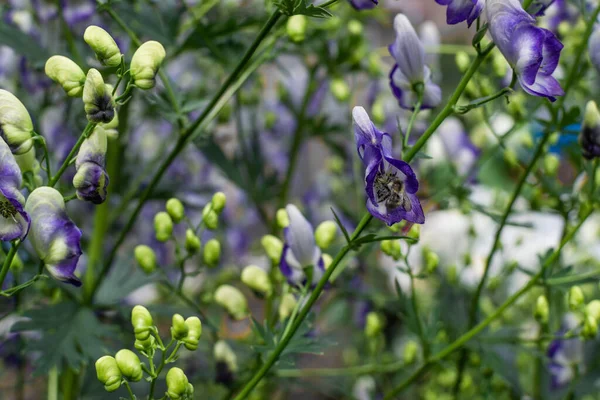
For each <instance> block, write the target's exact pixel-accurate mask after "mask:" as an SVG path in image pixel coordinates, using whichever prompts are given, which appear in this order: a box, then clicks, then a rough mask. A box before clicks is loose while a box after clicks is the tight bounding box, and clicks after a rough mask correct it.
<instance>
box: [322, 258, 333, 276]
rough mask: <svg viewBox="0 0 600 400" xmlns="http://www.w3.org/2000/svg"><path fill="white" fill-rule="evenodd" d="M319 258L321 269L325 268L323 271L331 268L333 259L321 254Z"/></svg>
mask: <svg viewBox="0 0 600 400" xmlns="http://www.w3.org/2000/svg"><path fill="white" fill-rule="evenodd" d="M321 258H322V259H323V267H325V269H328V268H329V267H330V266H331V263H332V262H333V257H331V256H330V255H329V254H327V253H323V254H322V255H321ZM330 279H331V278H330Z"/></svg>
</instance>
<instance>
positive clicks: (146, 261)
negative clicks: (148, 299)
mask: <svg viewBox="0 0 600 400" xmlns="http://www.w3.org/2000/svg"><path fill="white" fill-rule="evenodd" d="M133 254H134V256H135V260H136V261H137V263H138V265H139V266H140V268H141V269H142V270H143V271H144V272H145V273H147V274H150V273H152V272H154V270H155V269H156V254H155V253H154V250H152V249H151V248H150V247H148V246H146V245H143V244H141V245H139V246H137V247H136V248H135V250H134V251H133Z"/></svg>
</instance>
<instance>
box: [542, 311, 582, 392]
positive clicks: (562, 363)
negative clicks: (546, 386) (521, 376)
mask: <svg viewBox="0 0 600 400" xmlns="http://www.w3.org/2000/svg"><path fill="white" fill-rule="evenodd" d="M578 325H579V324H578V321H577V318H576V317H575V316H573V315H572V314H568V315H567V317H566V318H565V320H564V321H563V324H562V326H561V329H560V330H559V331H558V332H557V333H558V335H559V336H563V335H565V334H566V333H567V332H571V333H575V332H572V330H573V329H575V328H577V326H578ZM548 358H549V359H550V364H549V369H550V377H551V385H552V389H559V388H561V387H564V386H565V385H566V384H568V383H569V382H570V381H571V380H572V379H573V378H574V377H575V369H576V368H578V369H579V371H580V372H581V370H582V367H583V366H582V364H583V342H582V341H581V339H579V338H573V339H557V340H554V341H552V342H551V343H550V345H549V346H548Z"/></svg>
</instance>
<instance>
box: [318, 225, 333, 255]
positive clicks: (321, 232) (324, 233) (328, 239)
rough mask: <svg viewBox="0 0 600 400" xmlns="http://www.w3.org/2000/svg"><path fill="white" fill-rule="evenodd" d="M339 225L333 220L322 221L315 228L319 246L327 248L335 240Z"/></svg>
mask: <svg viewBox="0 0 600 400" xmlns="http://www.w3.org/2000/svg"><path fill="white" fill-rule="evenodd" d="M336 233H337V225H336V224H335V222H333V221H325V222H321V223H320V224H319V226H317V229H315V241H316V243H317V246H319V247H320V248H321V249H323V250H325V249H326V248H328V247H329V246H331V243H333V241H334V240H335V236H336Z"/></svg>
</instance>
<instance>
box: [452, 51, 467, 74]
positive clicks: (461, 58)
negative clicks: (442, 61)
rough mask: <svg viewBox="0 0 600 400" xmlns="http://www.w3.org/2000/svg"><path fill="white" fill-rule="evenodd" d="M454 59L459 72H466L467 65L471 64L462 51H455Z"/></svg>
mask: <svg viewBox="0 0 600 400" xmlns="http://www.w3.org/2000/svg"><path fill="white" fill-rule="evenodd" d="M455 61H456V66H457V67H458V70H459V71H460V72H461V73H464V72H466V71H467V70H468V69H469V66H470V65H471V58H470V57H469V55H468V54H467V53H466V52H464V51H459V52H458V53H456V57H455Z"/></svg>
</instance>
